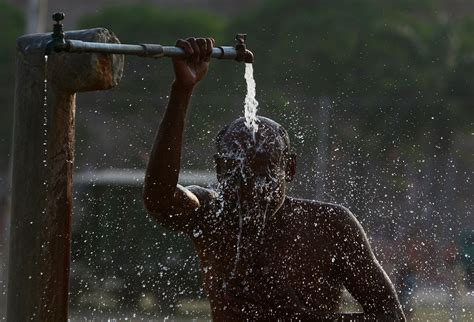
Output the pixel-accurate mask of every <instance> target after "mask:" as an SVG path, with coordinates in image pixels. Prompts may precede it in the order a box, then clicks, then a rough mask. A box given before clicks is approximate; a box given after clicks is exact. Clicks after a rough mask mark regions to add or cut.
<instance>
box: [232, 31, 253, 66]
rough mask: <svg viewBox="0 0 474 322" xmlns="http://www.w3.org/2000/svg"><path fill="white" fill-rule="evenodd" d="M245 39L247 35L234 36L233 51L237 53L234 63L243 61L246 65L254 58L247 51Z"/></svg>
mask: <svg viewBox="0 0 474 322" xmlns="http://www.w3.org/2000/svg"><path fill="white" fill-rule="evenodd" d="M246 39H247V34H237V35H236V36H235V40H236V44H235V51H236V52H237V57H235V60H236V61H243V62H246V63H250V64H251V63H253V61H254V57H253V53H252V52H251V51H250V50H248V49H247V46H246V44H245V40H246Z"/></svg>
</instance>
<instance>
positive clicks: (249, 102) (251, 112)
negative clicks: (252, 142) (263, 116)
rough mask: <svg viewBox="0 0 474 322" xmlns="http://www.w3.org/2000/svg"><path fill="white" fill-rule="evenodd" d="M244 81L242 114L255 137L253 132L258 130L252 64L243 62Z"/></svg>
mask: <svg viewBox="0 0 474 322" xmlns="http://www.w3.org/2000/svg"><path fill="white" fill-rule="evenodd" d="M245 81H246V83H247V95H246V96H245V103H244V109H245V110H244V115H245V125H246V126H247V128H248V129H249V130H250V131H252V136H253V138H254V139H255V133H256V132H257V130H258V124H257V106H258V101H257V100H256V99H255V87H256V84H255V79H254V78H253V65H252V64H245Z"/></svg>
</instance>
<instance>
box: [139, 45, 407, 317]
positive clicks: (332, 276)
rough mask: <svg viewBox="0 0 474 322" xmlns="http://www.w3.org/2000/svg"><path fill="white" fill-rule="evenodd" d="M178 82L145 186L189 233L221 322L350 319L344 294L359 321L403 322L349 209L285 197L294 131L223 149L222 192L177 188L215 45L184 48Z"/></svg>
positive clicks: (219, 165)
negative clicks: (355, 305) (194, 98)
mask: <svg viewBox="0 0 474 322" xmlns="http://www.w3.org/2000/svg"><path fill="white" fill-rule="evenodd" d="M176 45H177V46H178V47H181V48H183V49H184V50H185V51H186V53H187V54H188V58H174V59H173V65H174V71H175V80H174V82H173V84H172V87H171V94H170V98H169V103H168V107H167V109H166V113H165V115H164V117H163V120H162V122H161V125H160V127H159V130H158V133H157V136H156V140H155V143H154V145H153V149H152V151H151V154H150V160H149V163H148V168H147V172H146V177H145V187H144V203H145V207H146V209H147V211H148V212H149V214H150V215H151V216H153V217H154V218H156V220H157V221H158V222H159V223H160V224H162V225H163V226H165V227H168V228H170V229H173V230H176V231H182V232H185V233H186V234H187V235H189V237H190V238H191V239H192V241H193V242H194V245H195V247H196V250H197V252H198V254H199V258H200V260H201V268H202V274H203V277H204V286H205V289H206V291H207V294H208V297H209V300H210V303H211V309H212V317H213V319H214V320H215V321H256V320H270V321H271V320H276V319H282V320H290V319H301V320H311V321H322V320H334V319H336V320H337V319H339V320H341V319H343V317H344V315H338V314H337V313H336V312H337V311H338V309H339V304H340V301H341V295H342V291H343V288H344V287H345V288H346V289H347V290H348V291H349V292H350V293H351V294H352V295H353V296H354V298H355V299H356V300H357V301H358V302H359V303H360V304H361V306H362V308H363V313H362V314H359V315H351V319H354V318H355V319H357V320H363V319H366V320H367V319H368V320H385V321H395V320H396V321H404V319H405V318H404V315H403V312H402V310H401V307H400V304H399V302H398V299H397V296H396V294H395V291H394V288H393V286H392V283H391V282H390V280H389V278H388V277H387V275H386V274H385V272H384V271H383V269H382V267H381V266H380V264H379V263H378V262H377V260H376V259H375V257H374V254H373V252H372V250H371V247H370V245H369V243H368V241H367V237H366V235H365V233H364V230H363V229H362V227H361V225H360V224H359V222H358V221H357V219H356V218H355V217H354V216H353V215H352V213H351V212H350V211H349V210H347V209H346V208H344V207H342V206H338V205H334V204H329V203H323V202H318V201H313V200H304V199H298V198H292V197H289V196H287V195H286V186H287V183H288V182H290V181H291V180H292V179H293V177H294V176H295V168H296V158H295V155H294V154H293V153H291V150H290V143H289V139H288V134H287V132H286V130H285V129H284V128H283V127H282V126H281V125H279V124H278V123H276V122H274V121H272V120H270V119H267V118H264V117H259V119H258V127H259V128H258V131H257V132H256V134H255V137H253V136H252V133H251V132H250V131H249V130H248V129H247V127H246V126H245V124H244V121H245V120H244V119H242V118H241V119H237V120H235V121H234V122H232V123H231V124H230V125H228V126H227V127H225V128H224V129H223V130H222V131H221V132H220V133H219V135H218V137H217V140H216V145H217V154H216V155H215V161H216V173H217V179H218V183H219V185H218V188H217V189H216V190H210V189H206V188H203V187H198V186H189V187H182V186H180V185H178V184H177V182H178V174H179V170H180V158H181V149H182V137H183V131H184V123H185V118H186V111H187V109H188V106H189V102H190V99H191V95H192V92H193V89H194V87H195V86H196V85H197V84H198V82H199V81H201V80H202V79H203V78H204V76H205V75H206V73H207V71H208V67H209V60H210V54H211V51H212V48H213V46H214V40H213V39H212V38H206V39H205V38H198V39H195V38H189V39H187V40H178V41H177V44H176Z"/></svg>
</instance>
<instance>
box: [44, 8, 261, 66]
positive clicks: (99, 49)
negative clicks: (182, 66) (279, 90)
mask: <svg viewBox="0 0 474 322" xmlns="http://www.w3.org/2000/svg"><path fill="white" fill-rule="evenodd" d="M64 17H65V14H64V13H62V12H57V13H55V14H54V15H53V20H54V21H56V23H55V24H54V31H53V33H52V34H51V38H52V39H51V41H50V42H48V43H47V44H46V47H45V55H51V54H52V53H53V52H60V51H66V52H71V53H81V52H87V53H109V54H123V55H137V56H142V57H152V58H161V57H185V56H186V53H185V52H184V50H183V49H181V48H179V47H174V46H162V45H158V44H138V45H128V44H112V43H96V42H85V41H81V40H71V39H68V40H66V39H65V37H64V31H63V25H62V23H61V21H62V20H63V19H64ZM246 36H247V35H246V34H237V35H236V36H235V40H236V45H235V46H234V47H231V46H221V47H216V48H213V49H212V54H211V57H212V58H217V59H234V60H236V61H239V62H240V61H244V62H246V63H253V60H254V58H253V53H252V52H251V51H249V50H247V47H246V46H245V38H246Z"/></svg>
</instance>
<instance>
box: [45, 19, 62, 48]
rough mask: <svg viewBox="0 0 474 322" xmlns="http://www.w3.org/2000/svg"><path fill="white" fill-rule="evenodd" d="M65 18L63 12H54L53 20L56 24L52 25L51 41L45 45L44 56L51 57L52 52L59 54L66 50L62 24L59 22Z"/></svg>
mask: <svg viewBox="0 0 474 322" xmlns="http://www.w3.org/2000/svg"><path fill="white" fill-rule="evenodd" d="M65 16H66V15H65V14H64V13H63V12H56V13H55V14H53V20H54V21H56V23H55V24H54V25H53V33H52V34H51V37H52V38H53V39H52V40H51V41H50V42H48V43H47V44H46V49H45V55H51V54H52V53H53V51H55V52H60V51H61V50H63V49H64V48H66V40H64V30H63V24H62V23H61V22H60V21H62V20H64V17H65Z"/></svg>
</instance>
